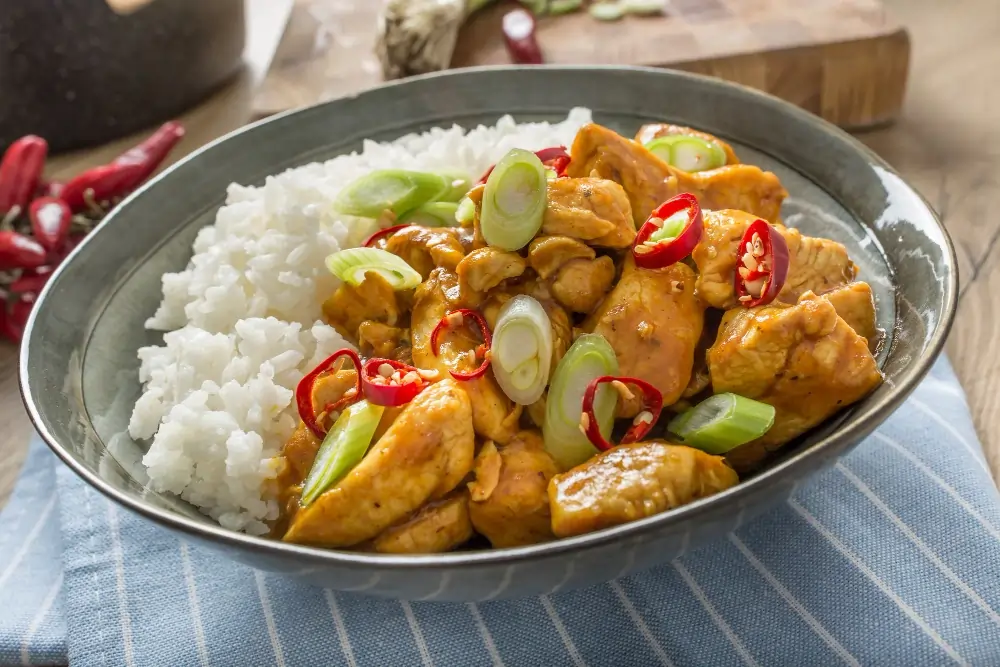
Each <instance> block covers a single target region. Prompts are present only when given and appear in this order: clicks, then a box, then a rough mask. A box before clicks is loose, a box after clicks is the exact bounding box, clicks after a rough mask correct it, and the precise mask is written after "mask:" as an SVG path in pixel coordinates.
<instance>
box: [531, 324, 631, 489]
mask: <svg viewBox="0 0 1000 667" xmlns="http://www.w3.org/2000/svg"><path fill="white" fill-rule="evenodd" d="M602 375H618V359H617V358H616V357H615V351H614V348H612V347H611V344H610V343H608V341H607V340H606V339H605V338H604V336H601V335H600V334H584V335H582V336H580V337H579V338H577V339H576V342H574V343H573V345H572V346H571V347H570V348H569V350H567V351H566V354H565V355H563V358H562V359H561V360H560V361H559V364H558V365H557V366H556V369H555V371H554V372H553V374H552V384H551V385H550V386H549V395H548V397H547V398H546V400H545V420H544V422H543V423H542V436H543V438H544V440H545V449H546V450H547V451H548V452H549V454H551V455H552V458H554V459H555V460H556V463H558V464H559V465H560V466H561V467H562V469H563V470H568V469H570V468H572V467H573V466H575V465H579V464H581V463H583V462H584V461H586V460H587V459H589V458H590V457H592V456H593V455H594V454H597V448H596V447H594V445H593V444H591V442H590V440H589V439H588V438H587V436H586V435H585V434H584V433H583V432H582V431H581V430H580V416H581V415H582V414H583V394H584V392H585V391H587V385H588V384H590V382H591V380H594V379H596V378H599V377H601V376H602ZM617 401H618V395H617V393H616V392H615V390H614V388H612V387H611V385H607V384H605V385H601V386H600V387H598V389H597V395H596V397H595V399H594V414H596V415H597V421H598V422H599V426H600V428H601V434H602V435H604V438H605V439H608V438H610V437H611V428H612V426H613V425H614V421H615V405H616V403H617Z"/></svg>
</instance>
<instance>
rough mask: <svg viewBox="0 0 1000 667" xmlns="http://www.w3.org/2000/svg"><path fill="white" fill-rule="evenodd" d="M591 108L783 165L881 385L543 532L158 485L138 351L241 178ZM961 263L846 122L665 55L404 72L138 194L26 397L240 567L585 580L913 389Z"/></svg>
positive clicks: (82, 259) (81, 278)
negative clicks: (253, 507)
mask: <svg viewBox="0 0 1000 667" xmlns="http://www.w3.org/2000/svg"><path fill="white" fill-rule="evenodd" d="M572 106H586V107H589V108H591V109H592V110H593V111H594V117H595V120H596V121H598V122H600V123H604V124H607V125H609V126H611V127H612V128H614V129H616V130H618V131H620V132H622V133H624V134H628V135H631V134H632V133H634V132H635V131H636V129H637V128H638V127H639V126H640V125H641V124H642V123H644V122H647V121H660V120H669V121H672V122H676V123H680V124H684V125H692V126H695V127H698V128H701V129H704V130H706V131H708V132H712V133H714V134H717V135H719V136H721V137H723V138H725V139H726V140H727V141H730V142H732V143H733V145H734V146H735V148H736V150H737V152H738V153H739V154H740V156H741V157H742V158H743V160H744V161H745V162H752V163H757V164H759V165H761V166H762V167H764V168H766V169H770V170H773V171H775V172H776V173H777V174H778V175H779V176H780V178H781V180H782V181H783V182H784V184H785V185H786V187H787V188H788V190H789V192H790V193H791V197H790V199H789V201H788V202H787V204H786V205H785V209H784V210H783V216H784V218H785V220H786V222H787V223H790V224H794V225H797V226H799V227H801V228H802V229H803V230H804V231H805V232H807V233H810V234H814V235H821V236H827V237H830V238H833V239H836V240H838V241H841V242H842V243H844V244H845V245H847V247H848V249H849V251H850V253H851V256H852V257H853V258H854V259H855V261H856V262H857V263H858V265H859V266H860V268H861V276H862V277H863V279H865V280H867V281H869V282H870V283H871V284H872V286H873V288H874V291H875V294H876V297H877V300H878V319H879V324H880V326H881V327H882V328H884V329H885V331H886V332H887V336H886V340H885V341H884V344H883V345H882V348H881V351H880V353H879V357H878V358H879V363H880V365H881V367H882V370H883V371H884V372H885V375H886V382H885V383H884V384H883V385H882V386H881V387H880V388H879V389H878V390H876V391H875V392H874V393H873V394H872V395H870V396H869V397H868V398H866V399H865V400H864V401H862V402H860V403H858V404H856V405H854V406H852V407H851V408H850V409H848V410H845V411H843V412H842V413H840V414H838V415H836V416H835V417H834V418H832V419H831V420H830V421H828V422H827V423H825V424H823V425H822V426H820V427H819V428H817V429H815V430H813V431H812V432H810V433H809V434H807V436H805V437H804V438H802V439H801V440H800V441H799V442H797V443H796V444H794V445H792V446H789V447H788V448H787V449H786V450H784V452H783V453H782V455H781V456H780V457H779V458H777V459H776V460H774V461H773V462H771V464H770V465H769V466H768V467H767V468H766V469H764V470H763V471H761V472H760V473H758V474H756V475H754V476H752V477H749V478H747V479H745V480H744V481H743V482H742V483H741V484H739V485H738V486H736V487H734V488H731V489H729V490H727V491H725V492H723V493H720V494H718V495H715V496H712V497H710V498H707V499H704V500H701V501H698V502H695V503H692V504H690V505H686V506H684V507H681V508H679V509H676V510H673V511H670V512H667V513H664V514H659V515H657V516H654V517H650V518H648V519H645V520H642V521H637V522H634V523H630V524H627V525H624V526H619V527H615V528H611V529H607V530H602V531H599V532H595V533H592V534H589V535H583V536H579V537H574V538H571V539H565V540H559V541H555V542H551V543H548V544H541V545H536V546H530V547H523V548H516V549H500V550H479V551H462V552H455V553H447V554H440V555H426V556H387V555H378V554H366V553H349V552H342V551H331V550H323V549H316V548H310V547H305V546H298V545H294V544H285V543H282V542H277V541H269V540H266V539H261V538H256V537H251V536H248V535H244V534H239V533H233V532H229V531H227V530H224V529H223V528H221V527H220V526H218V525H217V524H216V523H215V522H213V521H212V520H211V519H209V518H208V517H206V516H204V515H202V514H200V513H199V512H198V511H197V510H196V509H195V508H194V507H192V506H190V505H188V504H187V503H185V502H183V501H180V500H179V499H177V498H175V497H173V496H170V495H169V494H160V493H156V492H154V491H152V490H151V489H148V488H146V487H145V486H144V485H143V484H142V483H141V482H140V481H139V480H141V479H143V475H142V470H141V464H140V463H139V459H140V457H141V455H142V450H143V445H142V443H135V442H132V441H131V440H130V439H129V438H128V436H127V434H126V433H125V431H126V427H127V423H128V417H129V414H130V412H131V408H132V404H133V403H134V401H135V399H136V398H137V397H138V396H139V392H140V385H139V381H138V376H137V369H138V361H137V359H136V354H135V352H136V349H137V348H138V347H140V346H142V345H149V344H153V343H157V342H158V341H159V339H160V336H159V334H155V333H152V332H147V331H146V330H145V329H143V322H144V320H145V319H146V318H147V317H149V316H150V315H152V313H153V311H154V310H155V308H156V305H157V303H158V302H159V300H160V277H161V276H162V275H163V273H165V272H168V271H178V270H180V269H181V268H183V267H184V265H185V264H186V262H187V261H188V258H189V257H190V253H191V243H192V241H193V240H194V236H195V234H196V233H197V231H198V229H199V228H201V227H202V226H204V225H206V224H209V223H210V222H211V221H212V220H213V216H214V215H215V212H216V210H217V209H218V208H219V206H220V205H221V204H222V202H223V198H224V196H225V189H226V186H227V185H228V184H229V183H230V182H237V183H243V184H260V183H262V182H263V180H264V178H265V176H267V175H268V174H273V173H276V172H279V171H282V170H284V169H287V168H289V167H294V166H297V165H301V164H305V163H307V162H311V161H315V160H323V159H327V158H330V157H332V156H335V155H337V154H340V153H344V152H346V151H352V150H355V149H358V148H360V146H361V142H362V140H363V139H365V138H373V139H378V140H388V139H393V138H396V137H398V136H400V135H402V134H405V133H407V132H411V131H417V130H426V129H428V128H430V127H433V126H438V125H451V124H452V123H459V124H461V125H464V126H466V127H470V126H475V125H477V124H479V123H493V122H495V121H496V120H497V118H499V117H500V116H502V115H504V114H508V113H510V114H513V115H514V116H515V118H517V119H518V120H538V119H551V120H555V119H558V118H560V117H564V116H565V114H566V112H567V111H568V110H569V108H570V107H572ZM955 267H956V262H955V256H954V252H953V249H952V246H951V243H950V241H949V239H948V235H947V234H946V232H945V230H944V228H943V227H942V225H941V223H940V222H939V221H938V220H937V218H936V217H935V215H934V213H933V212H932V211H931V209H930V208H929V207H928V206H927V204H926V203H925V202H924V200H923V199H921V197H920V196H919V195H918V194H917V193H916V192H914V190H913V189H912V188H910V187H909V186H908V185H907V184H906V183H905V182H903V180H902V179H901V178H900V177H899V176H898V175H897V174H896V173H895V172H894V171H893V170H892V169H891V168H890V167H889V166H888V165H886V164H885V163H884V162H882V161H881V160H880V159H879V158H878V157H876V156H875V155H873V154H872V153H871V152H870V151H868V150H867V149H866V148H865V147H864V146H862V145H861V144H860V143H859V142H857V141H855V140H854V139H852V138H851V137H850V136H848V135H846V134H844V133H843V132H841V131H840V130H838V129H836V128H834V127H833V126H832V125H829V124H828V123H825V122H823V121H822V120H819V119H818V118H816V117H815V116H812V115H810V114H808V113H806V112H804V111H801V110H799V109H797V108H796V107H794V106H791V105H789V104H786V103H784V102H781V101H779V100H777V99H776V98H773V97H769V96H767V95H763V94H761V93H758V92H754V91H751V90H750V89H747V88H742V87H738V86H735V85H732V84H728V83H723V82H721V81H718V80H712V79H707V78H702V77H698V76H693V75H689V74H682V73H676V72H668V71H663V70H652V69H626V68H614V67H535V68H497V69H469V70H459V71H454V72H449V73H443V74H436V75H431V76H425V77H420V78H416V79H411V80H407V81H405V82H401V83H393V84H390V85H385V86H382V87H380V88H376V89H374V90H371V91H369V92H366V93H363V94H361V95H358V96H356V97H350V98H346V99H341V100H336V101H332V102H328V103H325V104H321V105H318V106H314V107H310V108H306V109H302V110H298V111H294V112H290V113H286V114H283V115H281V116H277V117H274V118H271V119H268V120H266V121H263V122H260V123H257V124H255V125H252V126H249V127H246V128H244V129H242V130H239V131H237V132H235V133H233V134H230V135H229V136H227V137H224V138H222V139H220V140H218V141H216V142H214V143H212V144H210V145H208V146H206V147H204V148H203V149H201V150H200V151H198V152H197V153H195V154H193V155H191V156H189V157H188V158H187V159H185V160H183V161H181V162H179V163H178V164H176V165H175V166H174V167H173V168H171V169H169V170H167V171H166V172H165V173H164V174H162V175H161V176H159V177H158V178H157V179H155V180H154V181H152V182H151V183H149V184H148V185H147V186H146V187H144V188H143V189H142V190H140V191H139V192H137V193H135V194H134V195H133V196H131V197H130V198H129V199H128V200H127V201H125V202H124V203H123V204H122V205H121V206H120V207H118V209H117V210H116V211H115V212H113V213H112V214H111V215H110V216H108V218H107V219H106V220H105V222H104V223H103V224H101V225H100V226H99V227H98V229H97V230H96V231H95V232H94V233H93V234H92V235H91V236H90V237H89V238H88V239H87V241H86V242H85V243H83V244H82V245H81V246H80V247H79V248H78V249H77V250H76V251H75V252H74V253H73V255H72V257H71V258H70V259H69V260H68V261H67V262H66V263H65V264H64V265H63V266H62V268H61V269H60V270H59V271H58V272H57V274H56V275H55V277H54V278H53V279H52V280H51V281H50V282H49V284H48V287H47V289H46V291H45V293H44V295H43V297H42V300H41V303H40V304H39V305H38V307H36V308H35V311H34V315H33V317H32V319H31V322H30V323H29V325H28V330H27V333H26V338H25V342H24V344H23V348H22V353H21V365H20V373H21V382H22V388H23V394H24V399H25V403H26V405H27V408H28V412H29V414H30V415H31V418H32V420H33V421H34V423H35V426H36V427H37V428H38V431H39V432H40V433H41V435H42V437H43V438H44V439H45V440H46V441H47V442H48V444H49V445H50V446H51V448H52V449H53V450H54V451H55V452H56V454H58V455H59V457H60V458H61V459H62V460H63V461H64V462H65V463H66V464H67V465H69V466H70V467H71V468H72V469H73V470H74V471H76V473H77V474H78V475H79V476H80V477H82V478H83V479H84V480H85V481H86V482H87V483H88V484H91V485H92V486H93V487H94V488H96V489H97V490H99V491H100V492H101V493H103V494H105V495H107V496H108V497H109V498H111V499H112V500H114V501H115V502H117V503H119V504H120V505H122V506H123V507H125V508H127V509H129V510H131V511H134V512H136V513H138V514H141V515H142V516H144V517H146V518H147V519H148V520H150V521H153V522H155V523H157V524H159V525H160V526H162V527H163V528H165V529H167V530H172V531H176V532H178V533H181V534H183V535H184V536H186V537H187V538H189V539H190V540H192V541H194V542H196V543H198V544H202V545H205V546H208V547H211V548H213V549H216V550H218V551H219V552H220V553H222V554H224V555H226V556H228V557H229V558H232V559H233V560H236V561H239V562H241V563H245V564H249V565H251V566H253V567H255V568H259V569H261V570H266V571H271V572H280V573H287V574H289V575H294V576H298V577H303V578H305V579H307V580H309V581H311V582H314V583H316V584H319V585H322V586H326V587H331V588H334V589H336V590H342V591H364V592H366V593H371V594H375V595H380V596H392V597H400V598H407V599H417V598H429V599H438V600H485V599H493V598H507V597H518V596H525V595H534V594H539V593H551V592H555V591H557V590H562V589H569V588H574V587H579V586H584V585H589V584H593V583H597V582H601V581H606V580H608V579H611V578H614V577H618V576H622V575H627V574H628V573H630V572H632V571H635V570H637V569H640V568H647V567H650V566H652V565H655V564H658V563H662V562H665V561H669V560H671V559H673V558H674V557H676V556H678V555H679V554H681V553H683V552H684V551H685V550H686V549H689V548H691V547H692V546H694V545H696V544H700V543H702V542H704V541H705V540H710V539H713V538H716V537H719V536H721V535H723V534H725V533H726V532H727V531H729V530H732V529H734V528H736V527H738V525H739V524H740V523H741V522H744V521H747V520H749V519H750V518H751V517H752V516H754V515H755V514H757V513H759V512H761V511H762V510H764V509H765V508H767V507H768V506H770V505H771V504H773V503H777V502H781V501H784V500H785V499H786V498H787V497H788V495H789V493H790V492H791V490H792V488H793V487H794V486H795V485H796V484H798V483H799V482H801V481H802V480H804V479H805V478H806V477H808V476H809V475H811V474H813V473H815V472H816V471H818V470H820V469H821V468H823V467H825V466H829V465H830V464H831V463H833V462H834V461H835V460H836V458H837V457H839V456H842V455H843V454H844V453H846V452H847V451H849V450H850V449H851V448H852V447H854V446H855V445H856V444H857V443H858V442H859V441H860V440H861V439H862V438H864V437H865V436H866V435H867V434H868V433H869V432H871V431H872V430H873V429H874V428H875V427H876V426H878V425H879V424H880V423H881V422H882V421H883V420H884V419H885V418H886V417H888V415H889V414H890V413H891V412H892V411H893V410H894V409H895V408H896V407H897V406H898V405H899V404H900V403H901V402H902V401H903V400H904V398H906V396H907V395H908V394H909V393H910V392H911V391H912V390H913V388H914V387H915V386H916V384H917V383H918V382H919V381H920V379H921V378H922V377H923V376H924V374H925V373H926V372H927V370H928V369H929V368H930V366H931V363H932V361H933V360H934V358H935V357H936V356H937V355H938V353H939V352H940V350H941V348H942V345H943V344H944V340H945V336H946V334H947V332H948V329H949V327H950V325H951V321H952V318H953V316H954V312H955V304H956V286H957V275H956V268H955Z"/></svg>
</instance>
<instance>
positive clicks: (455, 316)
mask: <svg viewBox="0 0 1000 667" xmlns="http://www.w3.org/2000/svg"><path fill="white" fill-rule="evenodd" d="M464 322H465V318H464V317H463V316H462V313H450V314H449V315H448V326H450V327H460V326H462V324H463V323H464Z"/></svg>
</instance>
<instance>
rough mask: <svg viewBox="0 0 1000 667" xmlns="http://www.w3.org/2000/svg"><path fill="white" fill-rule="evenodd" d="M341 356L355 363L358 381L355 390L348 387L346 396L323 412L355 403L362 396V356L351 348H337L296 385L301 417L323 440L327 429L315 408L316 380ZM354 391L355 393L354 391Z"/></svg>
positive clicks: (297, 405)
mask: <svg viewBox="0 0 1000 667" xmlns="http://www.w3.org/2000/svg"><path fill="white" fill-rule="evenodd" d="M341 357H347V358H348V359H350V360H351V363H352V364H354V369H355V370H356V371H357V373H358V377H357V381H356V382H355V384H354V387H353V390H352V389H348V390H347V391H346V392H344V396H342V397H341V398H340V400H338V401H336V402H335V403H331V404H330V405H328V406H326V407H325V408H324V409H323V413H326V414H329V413H331V412H335V411H337V410H340V409H342V408H343V407H345V406H346V405H349V404H350V403H353V402H354V401H356V400H359V399H360V398H361V372H362V369H361V358H360V357H359V356H358V353H357V352H355V351H354V350H351V349H349V348H346V347H345V348H343V349H341V350H337V351H336V352H334V353H333V354H331V355H330V356H329V357H327V358H326V359H324V360H323V361H321V362H320V363H319V365H318V366H316V368H314V369H312V370H311V371H309V372H308V373H306V375H305V377H303V378H302V379H301V380H299V384H298V385H297V386H296V387H295V405H296V407H297V408H298V409H299V419H301V420H302V423H303V424H305V425H306V426H307V427H308V428H309V430H310V431H312V432H313V434H314V435H315V436H316V437H317V438H319V439H320V440H322V439H323V438H324V437H325V436H326V429H325V428H323V427H322V426H321V425H320V424H319V420H318V418H317V415H316V410H315V409H314V408H313V387H314V386H315V385H316V380H318V379H319V378H320V376H321V375H323V373H326V372H327V371H329V370H330V369H331V368H333V365H334V364H335V363H337V360H338V359H340V358H341ZM352 391H353V393H352Z"/></svg>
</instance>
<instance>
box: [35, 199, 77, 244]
mask: <svg viewBox="0 0 1000 667" xmlns="http://www.w3.org/2000/svg"><path fill="white" fill-rule="evenodd" d="M28 217H29V218H30V220H31V232H32V234H33V235H34V237H35V240H36V241H38V242H39V243H41V244H42V247H44V248H45V249H46V250H48V251H49V252H55V251H56V250H58V249H59V248H61V247H62V246H63V244H64V243H65V242H66V239H67V238H68V237H69V230H70V227H71V226H72V224H73V212H72V211H71V210H69V205H68V204H66V202H64V201H63V200H62V199H56V198H55V197H39V198H38V199H36V200H35V201H33V202H31V207H30V208H29V209H28Z"/></svg>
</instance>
